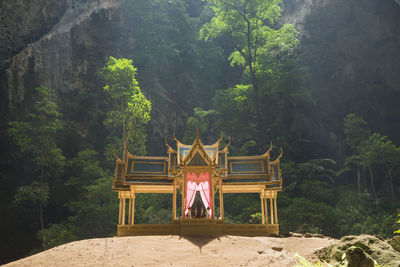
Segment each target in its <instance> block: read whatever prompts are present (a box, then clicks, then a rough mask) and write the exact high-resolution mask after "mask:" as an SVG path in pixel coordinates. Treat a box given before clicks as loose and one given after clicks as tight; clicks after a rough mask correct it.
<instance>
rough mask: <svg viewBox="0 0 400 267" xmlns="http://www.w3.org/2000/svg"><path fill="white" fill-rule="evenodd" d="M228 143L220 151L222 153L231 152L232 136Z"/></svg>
mask: <svg viewBox="0 0 400 267" xmlns="http://www.w3.org/2000/svg"><path fill="white" fill-rule="evenodd" d="M228 140H229V141H228V144H227V145H226V146H225V147H224V148H223V149H222V150H221V151H220V153H228V152H229V146H230V145H231V137H230V136H229V137H228Z"/></svg>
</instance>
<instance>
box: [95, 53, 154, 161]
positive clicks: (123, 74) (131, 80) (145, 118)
mask: <svg viewBox="0 0 400 267" xmlns="http://www.w3.org/2000/svg"><path fill="white" fill-rule="evenodd" d="M136 73H137V69H136V68H135V67H134V66H133V64H132V60H128V59H124V58H122V59H115V58H113V57H110V58H109V60H108V62H107V63H106V65H105V67H104V69H103V72H102V77H103V78H104V80H105V82H106V83H107V85H106V86H104V90H105V91H106V92H108V94H109V96H110V98H111V101H110V102H111V106H112V108H113V109H111V110H110V111H108V112H107V116H106V119H105V120H104V124H105V125H106V126H109V127H111V128H114V129H115V128H119V131H118V130H117V131H114V132H113V134H114V137H113V140H112V141H111V142H110V143H109V145H108V146H107V147H106V153H105V155H106V157H107V158H108V159H112V157H113V156H115V155H119V156H121V155H122V157H123V158H125V156H126V155H125V150H126V149H129V151H130V152H131V153H134V154H144V153H145V144H144V143H145V139H146V131H145V126H146V124H147V123H148V122H149V120H150V111H151V102H150V101H149V100H147V99H146V97H145V96H144V95H143V93H142V91H141V90H140V88H139V85H138V82H137V80H136V79H135V76H136Z"/></svg>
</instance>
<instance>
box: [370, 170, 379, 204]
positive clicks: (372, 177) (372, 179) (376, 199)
mask: <svg viewBox="0 0 400 267" xmlns="http://www.w3.org/2000/svg"><path fill="white" fill-rule="evenodd" d="M368 169H369V175H370V177H371V187H372V193H373V195H374V198H375V204H376V207H378V197H377V196H376V191H375V185H374V176H373V174H372V168H371V166H368Z"/></svg>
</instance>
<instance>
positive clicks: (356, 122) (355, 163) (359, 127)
mask: <svg viewBox="0 0 400 267" xmlns="http://www.w3.org/2000/svg"><path fill="white" fill-rule="evenodd" d="M344 134H345V140H346V143H347V145H348V146H349V147H350V150H351V153H352V155H350V156H348V157H347V158H346V159H345V163H344V168H343V170H342V172H344V171H348V170H351V169H352V168H354V167H355V169H356V173H357V192H358V193H359V194H360V193H361V168H362V164H363V161H362V159H361V157H360V155H359V153H360V151H359V148H360V144H361V143H362V142H364V140H365V139H366V138H367V137H368V134H369V131H368V129H367V123H366V122H365V120H364V119H363V118H362V117H361V116H359V115H356V114H354V113H350V114H347V116H346V118H345V119H344Z"/></svg>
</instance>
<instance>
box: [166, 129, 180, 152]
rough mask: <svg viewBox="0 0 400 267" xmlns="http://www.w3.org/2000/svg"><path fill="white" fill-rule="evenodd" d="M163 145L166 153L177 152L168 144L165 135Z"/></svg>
mask: <svg viewBox="0 0 400 267" xmlns="http://www.w3.org/2000/svg"><path fill="white" fill-rule="evenodd" d="M174 137H175V134H174ZM165 145H166V146H167V149H168V153H175V154H176V153H177V152H176V150H175V149H173V148H172V147H171V146H170V145H169V144H168V142H167V137H165Z"/></svg>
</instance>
